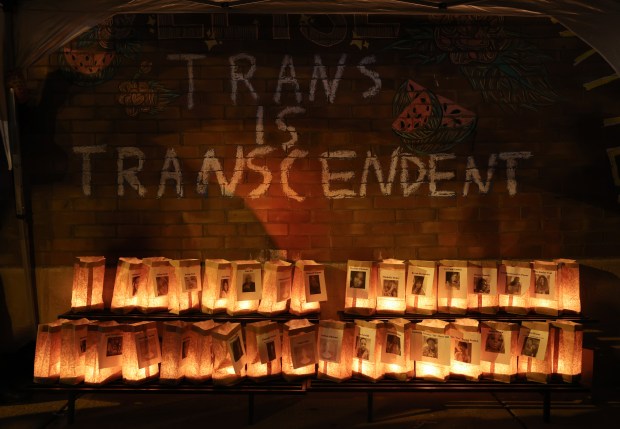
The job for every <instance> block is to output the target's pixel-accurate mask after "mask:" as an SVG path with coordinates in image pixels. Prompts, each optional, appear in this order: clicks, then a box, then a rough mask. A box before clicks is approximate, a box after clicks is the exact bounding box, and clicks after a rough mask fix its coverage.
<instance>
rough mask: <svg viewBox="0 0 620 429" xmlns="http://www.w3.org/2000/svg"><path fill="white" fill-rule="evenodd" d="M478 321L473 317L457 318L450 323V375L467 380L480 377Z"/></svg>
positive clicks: (475, 379)
mask: <svg viewBox="0 0 620 429" xmlns="http://www.w3.org/2000/svg"><path fill="white" fill-rule="evenodd" d="M478 325H479V323H478V321H477V320H474V319H457V320H455V321H454V322H452V323H451V325H450V336H451V337H452V356H451V359H450V376H451V377H452V376H457V377H460V378H464V379H465V380H468V381H478V380H479V379H480V374H481V372H482V371H481V369H480V342H481V335H480V330H479V326H478Z"/></svg>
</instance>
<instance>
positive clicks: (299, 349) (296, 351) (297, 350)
mask: <svg viewBox="0 0 620 429" xmlns="http://www.w3.org/2000/svg"><path fill="white" fill-rule="evenodd" d="M314 362H315V356H314V347H313V345H312V344H308V343H306V344H300V345H298V346H296V347H293V366H294V367H295V368H300V367H302V366H306V365H310V364H313V363H314Z"/></svg>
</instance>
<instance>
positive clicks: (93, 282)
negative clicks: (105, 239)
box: [71, 256, 105, 311]
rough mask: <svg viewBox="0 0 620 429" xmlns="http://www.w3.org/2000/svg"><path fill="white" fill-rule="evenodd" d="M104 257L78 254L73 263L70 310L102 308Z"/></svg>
mask: <svg viewBox="0 0 620 429" xmlns="http://www.w3.org/2000/svg"><path fill="white" fill-rule="evenodd" d="M104 276H105V257H103V256H79V257H77V258H76V262H75V264H74V265H73V288H72V290H71V310H72V311H89V310H102V309H103V279H104Z"/></svg>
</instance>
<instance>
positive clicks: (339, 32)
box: [299, 15, 348, 47]
mask: <svg viewBox="0 0 620 429" xmlns="http://www.w3.org/2000/svg"><path fill="white" fill-rule="evenodd" d="M323 17H324V18H326V19H327V20H329V22H330V28H320V29H319V28H317V27H318V23H317V18H316V17H314V16H312V15H301V18H300V19H299V31H301V34H303V35H304V37H305V38H306V39H308V40H309V41H311V42H312V43H315V44H317V45H319V46H324V47H329V46H334V45H337V44H338V43H340V42H342V41H343V40H344V39H345V37H347V33H348V26H347V18H346V16H344V15H324V16H323Z"/></svg>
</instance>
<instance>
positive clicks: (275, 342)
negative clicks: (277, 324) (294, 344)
mask: <svg viewBox="0 0 620 429" xmlns="http://www.w3.org/2000/svg"><path fill="white" fill-rule="evenodd" d="M256 342H257V344H258V356H259V358H260V363H262V364H265V363H269V362H271V361H274V360H276V359H280V357H282V344H281V341H280V332H279V330H278V329H273V330H272V331H269V332H265V333H264V334H259V335H257V336H256Z"/></svg>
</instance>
